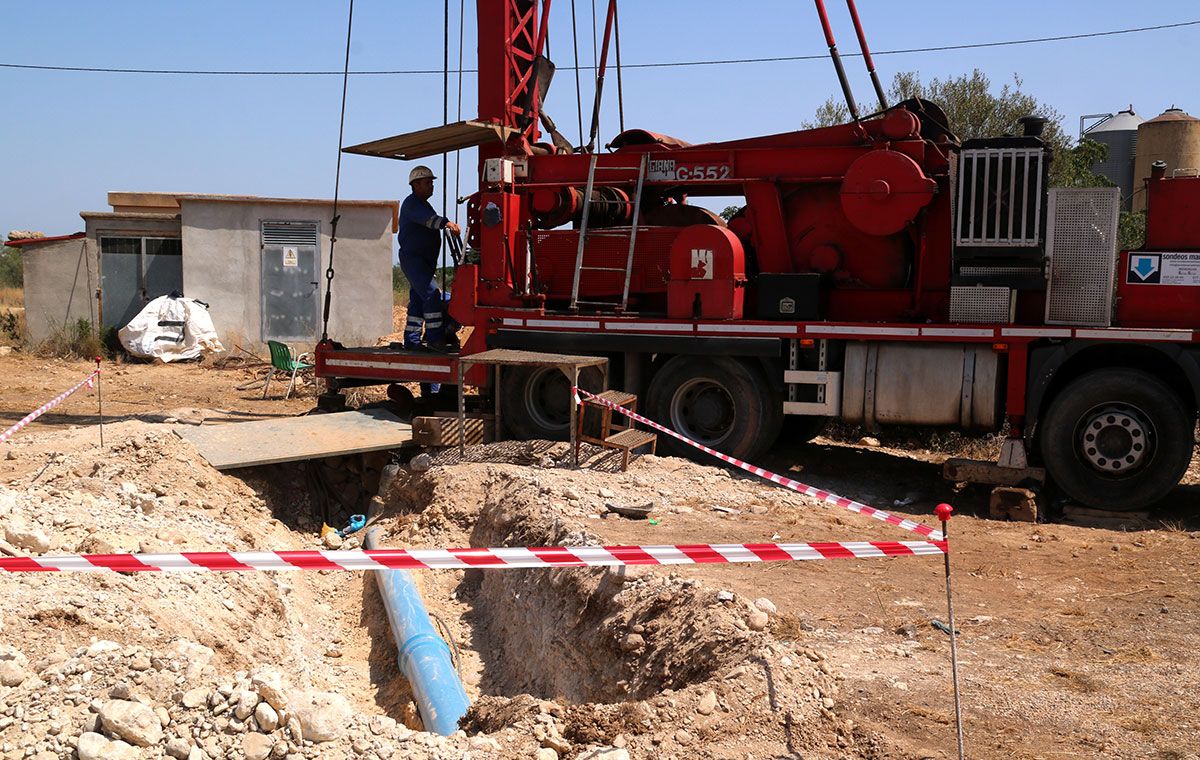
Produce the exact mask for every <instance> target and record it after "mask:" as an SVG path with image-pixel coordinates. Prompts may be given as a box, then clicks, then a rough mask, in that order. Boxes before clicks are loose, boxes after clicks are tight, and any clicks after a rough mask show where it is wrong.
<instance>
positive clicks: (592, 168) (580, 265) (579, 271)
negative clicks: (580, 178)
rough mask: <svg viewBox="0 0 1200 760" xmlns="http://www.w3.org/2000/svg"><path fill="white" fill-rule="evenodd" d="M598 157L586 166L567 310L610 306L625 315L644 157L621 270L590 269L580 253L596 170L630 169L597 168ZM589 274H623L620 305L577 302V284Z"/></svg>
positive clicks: (620, 168) (583, 247) (621, 168)
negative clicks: (573, 274)
mask: <svg viewBox="0 0 1200 760" xmlns="http://www.w3.org/2000/svg"><path fill="white" fill-rule="evenodd" d="M597 157H598V156H597V154H595V153H593V154H592V160H591V162H590V163H589V164H588V178H587V189H586V190H585V191H584V196H583V197H584V201H583V219H582V220H581V222H580V226H579V247H578V248H577V249H576V251H575V278H574V280H573V281H572V282H571V303H570V306H569V308H570V309H571V311H578V309H579V307H580V306H581V305H583V306H609V307H613V308H615V309H616V310H617V311H625V310H626V309H627V308H628V307H629V281H630V279H631V278H632V275H633V251H634V248H635V247H636V246H637V234H638V218H639V216H640V214H641V209H642V188H643V187H644V185H645V183H646V166H647V158H648V156H647V154H644V153H643V154H642V157H641V160H640V161H639V162H638V167H637V172H638V178H637V191H636V192H635V193H634V197H633V227H632V228H631V229H630V233H629V254H628V255H627V256H626V257H625V266H624V267H593V266H586V265H585V264H584V259H583V253H584V251H585V250H586V249H587V236H588V216H589V212H590V210H591V206H592V200H591V199H592V190H593V189H594V188H595V183H596V170H597V169H611V170H613V171H628V170H630V169H632V168H633V167H632V166H608V167H598V166H596V160H597ZM585 271H588V272H623V273H624V275H625V284H624V286H623V287H622V289H621V301H620V303H615V302H612V301H581V300H579V283H580V280H582V278H583V273H584V272H585Z"/></svg>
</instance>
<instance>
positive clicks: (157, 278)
mask: <svg viewBox="0 0 1200 760" xmlns="http://www.w3.org/2000/svg"><path fill="white" fill-rule="evenodd" d="M100 288H101V289H100V293H101V314H102V320H101V321H102V323H103V324H104V326H105V327H117V328H121V327H124V326H125V325H127V324H129V321H130V320H131V319H133V318H134V317H136V316H137V315H138V312H140V311H141V310H142V307H144V306H145V305H146V304H148V303H149V302H150V301H152V300H153V299H155V298H158V297H159V296H165V295H169V294H170V293H171V291H174V290H179V291H182V290H183V241H181V240H180V239H179V238H144V237H101V238H100Z"/></svg>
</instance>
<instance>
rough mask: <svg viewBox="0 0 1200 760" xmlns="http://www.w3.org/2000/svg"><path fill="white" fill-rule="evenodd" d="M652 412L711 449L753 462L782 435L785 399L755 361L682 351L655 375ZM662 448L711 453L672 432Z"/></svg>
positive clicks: (649, 401) (700, 456)
mask: <svg viewBox="0 0 1200 760" xmlns="http://www.w3.org/2000/svg"><path fill="white" fill-rule="evenodd" d="M646 409H647V411H648V413H649V414H648V416H649V417H650V418H651V419H653V420H655V421H657V422H660V423H662V424H663V425H666V426H667V427H670V428H673V429H674V430H675V431H676V432H678V433H680V434H681V435H683V436H685V437H687V438H690V439H691V440H694V441H697V442H698V443H702V444H704V445H705V446H708V447H709V448H713V449H716V450H718V451H721V452H724V453H726V454H729V455H730V456H734V457H738V458H739V459H745V460H747V461H750V462H753V461H754V460H755V459H757V458H759V457H761V456H762V455H763V454H764V453H766V452H767V451H768V450H769V449H770V447H771V446H772V445H773V444H774V443H775V439H776V438H778V437H779V429H780V427H781V426H782V424H783V402H782V401H781V399H780V396H779V394H778V392H777V391H775V389H774V388H772V387H771V384H770V383H769V382H768V381H767V378H766V377H764V376H763V374H762V372H761V371H759V369H758V368H757V367H755V366H753V365H751V364H748V363H746V362H743V361H740V360H738V359H733V358H730V357H717V358H709V357H702V356H676V357H674V358H673V359H670V360H669V361H667V363H666V364H665V365H663V367H662V368H661V369H660V370H658V372H656V373H655V375H654V377H653V378H652V379H651V380H650V388H649V392H648V393H647V396H646ZM658 450H659V451H660V452H662V453H664V454H672V455H675V456H686V457H689V458H692V459H696V460H698V461H701V462H703V461H706V460H711V457H710V456H709V455H708V454H705V453H704V452H703V451H700V450H699V449H697V448H694V447H692V446H688V445H687V444H685V443H683V442H682V441H680V440H678V439H676V438H673V437H671V436H668V435H659V437H658Z"/></svg>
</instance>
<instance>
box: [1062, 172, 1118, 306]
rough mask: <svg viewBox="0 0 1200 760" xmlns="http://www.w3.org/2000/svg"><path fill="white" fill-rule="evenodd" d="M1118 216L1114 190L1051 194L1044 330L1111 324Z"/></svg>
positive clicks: (1100, 188) (1112, 188) (1096, 188)
mask: <svg viewBox="0 0 1200 760" xmlns="http://www.w3.org/2000/svg"><path fill="white" fill-rule="evenodd" d="M1120 210H1121V191H1120V189H1119V188H1115V187H1081V188H1057V189H1054V190H1051V191H1050V215H1049V226H1048V228H1047V230H1048V232H1047V237H1048V238H1049V240H1048V244H1047V246H1046V255H1047V257H1048V258H1049V259H1050V282H1049V284H1048V285H1047V288H1046V322H1047V324H1058V325H1064V324H1069V325H1092V326H1097V327H1107V326H1109V325H1110V324H1111V323H1112V309H1113V283H1114V279H1113V278H1114V269H1115V268H1116V260H1117V216H1118V214H1119V213H1120Z"/></svg>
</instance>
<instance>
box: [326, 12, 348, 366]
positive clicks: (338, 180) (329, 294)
mask: <svg viewBox="0 0 1200 760" xmlns="http://www.w3.org/2000/svg"><path fill="white" fill-rule="evenodd" d="M353 29H354V0H350V14H349V17H348V18H347V19H346V64H345V68H344V69H343V70H342V71H343V73H342V116H341V119H340V121H339V122H338V151H337V170H336V171H335V172H334V175H333V221H332V223H331V224H330V231H329V268H328V269H326V270H325V308H324V310H323V311H322V314H321V342H322V343H324V342H325V341H327V340H329V307H330V305H331V304H332V302H333V249H334V246H336V245H337V226H338V190H339V188H340V187H341V184H342V146H343V145H344V144H345V143H344V141H343V138H344V136H345V131H346V89H347V86H348V85H349V83H350V33H351V32H352V31H353Z"/></svg>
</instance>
